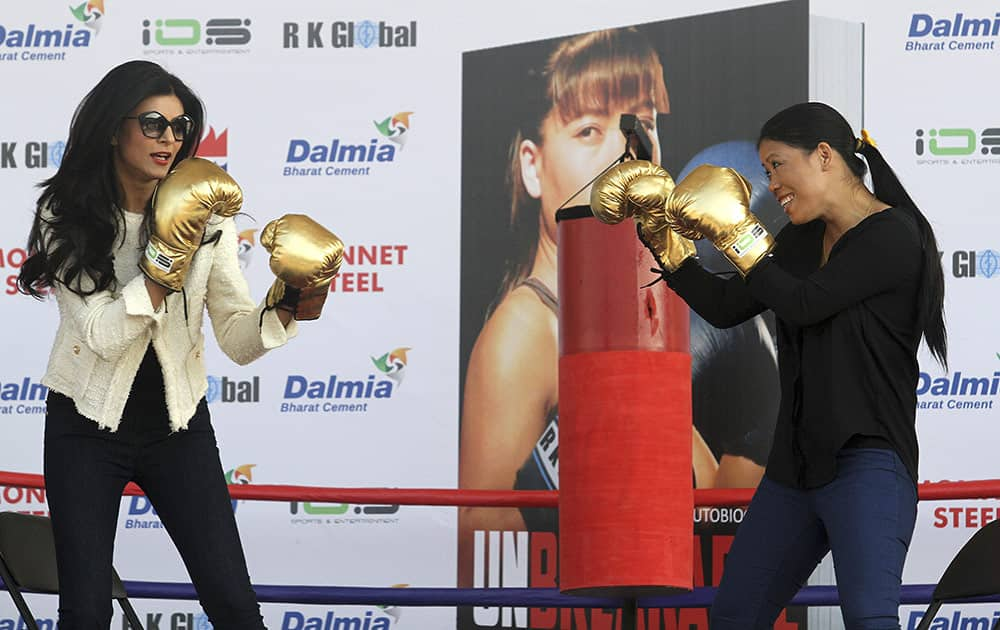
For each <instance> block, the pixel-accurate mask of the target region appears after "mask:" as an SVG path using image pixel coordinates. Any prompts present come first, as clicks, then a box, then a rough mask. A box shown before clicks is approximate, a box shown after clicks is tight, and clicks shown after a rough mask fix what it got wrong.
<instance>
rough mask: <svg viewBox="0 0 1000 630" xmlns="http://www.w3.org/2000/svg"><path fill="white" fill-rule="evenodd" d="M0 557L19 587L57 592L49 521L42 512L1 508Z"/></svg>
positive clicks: (53, 550)
mask: <svg viewBox="0 0 1000 630" xmlns="http://www.w3.org/2000/svg"><path fill="white" fill-rule="evenodd" d="M0 558H2V559H3V562H4V564H6V565H7V570H8V571H10V574H11V577H12V578H13V579H14V581H15V582H16V583H17V586H19V587H20V588H24V589H28V590H32V591H38V592H40V593H58V592H59V577H58V575H57V574H56V554H55V542H54V541H53V538H52V524H51V523H50V522H49V519H47V518H45V517H44V516H33V515H30V514H19V513H17V512H0Z"/></svg>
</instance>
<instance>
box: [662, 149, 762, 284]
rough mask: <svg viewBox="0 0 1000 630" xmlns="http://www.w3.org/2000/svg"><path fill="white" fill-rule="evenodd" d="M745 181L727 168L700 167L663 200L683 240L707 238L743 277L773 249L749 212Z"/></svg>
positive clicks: (669, 219) (671, 224)
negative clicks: (683, 237) (685, 237)
mask: <svg viewBox="0 0 1000 630" xmlns="http://www.w3.org/2000/svg"><path fill="white" fill-rule="evenodd" d="M750 188H751V187H750V182H748V181H747V180H746V179H745V178H744V177H743V176H742V175H740V174H739V173H738V172H736V171H735V170H733V169H731V168H723V167H721V166H712V165H710V164H703V165H701V166H699V167H698V168H696V169H694V170H693V171H691V173H689V174H688V176H687V177H685V178H684V181H682V182H681V183H679V184H677V186H676V187H675V188H674V191H673V193H671V195H670V197H669V198H668V199H667V200H666V207H665V210H666V220H667V222H669V223H670V226H671V227H672V228H673V229H674V230H676V231H677V232H679V233H680V234H681V235H683V236H687V237H690V238H696V239H697V238H702V237H704V238H707V239H708V240H709V241H711V242H712V244H713V245H715V248H716V249H718V250H719V251H720V252H722V254H723V255H725V256H726V258H728V259H729V261H730V262H731V263H733V266H734V267H736V270H737V271H739V272H740V274H742V275H743V276H744V277H745V276H746V275H747V274H748V273H750V270H751V269H753V268H754V266H756V265H757V263H758V262H760V260H761V259H762V258H764V256H766V255H767V254H768V253H769V252H770V251H771V250H772V249H774V237H772V236H771V234H770V233H769V232H768V231H767V229H766V228H765V227H764V225H763V224H762V223H761V222H760V220H758V219H757V217H756V216H754V214H753V213H752V212H750Z"/></svg>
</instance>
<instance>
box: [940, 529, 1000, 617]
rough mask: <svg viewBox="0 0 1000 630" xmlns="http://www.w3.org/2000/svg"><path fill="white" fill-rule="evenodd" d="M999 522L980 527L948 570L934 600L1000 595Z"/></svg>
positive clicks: (942, 578)
mask: <svg viewBox="0 0 1000 630" xmlns="http://www.w3.org/2000/svg"><path fill="white" fill-rule="evenodd" d="M997 567H1000V521H992V522H990V523H988V524H986V525H985V526H984V527H982V528H980V529H979V531H977V532H976V533H975V534H973V535H972V538H970V539H969V542H967V543H965V545H964V546H963V547H962V548H961V549H960V550H959V551H958V553H957V554H955V557H954V558H953V559H952V561H951V564H949V565H948V568H947V569H945V571H944V574H943V575H942V576H941V580H940V581H939V582H938V585H937V588H935V589H934V599H936V600H940V601H949V600H953V599H961V598H964V597H976V596H978V595H996V594H1000V570H997Z"/></svg>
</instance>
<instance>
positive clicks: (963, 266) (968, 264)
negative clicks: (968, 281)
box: [951, 249, 1000, 280]
mask: <svg viewBox="0 0 1000 630" xmlns="http://www.w3.org/2000/svg"><path fill="white" fill-rule="evenodd" d="M951 275H952V276H953V277H955V278H980V279H984V280H991V279H993V278H997V277H1000V252H998V251H997V250H995V249H981V250H979V251H975V250H971V249H969V250H957V251H955V252H952V255H951Z"/></svg>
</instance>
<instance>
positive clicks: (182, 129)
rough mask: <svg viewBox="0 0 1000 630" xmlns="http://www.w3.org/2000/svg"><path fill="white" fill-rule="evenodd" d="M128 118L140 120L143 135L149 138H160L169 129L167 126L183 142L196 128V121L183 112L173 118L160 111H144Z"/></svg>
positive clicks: (175, 138) (176, 138)
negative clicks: (168, 117)
mask: <svg viewBox="0 0 1000 630" xmlns="http://www.w3.org/2000/svg"><path fill="white" fill-rule="evenodd" d="M125 118H126V119H129V118H134V119H136V120H138V121H139V129H141V130H142V135H144V136H146V137H147V138H154V139H159V138H160V137H161V136H163V134H164V133H165V132H166V131H167V127H170V129H171V130H172V131H173V132H174V140H177V141H178V142H183V141H184V139H185V138H187V136H188V134H189V133H191V130H192V129H194V121H193V120H192V119H191V117H190V116H188V115H187V114H181V115H180V116H178V117H177V118H174V119H173V120H167V117H166V116H164V115H163V114H161V113H160V112H142V113H141V114H139V115H137V116H126V117H125Z"/></svg>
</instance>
